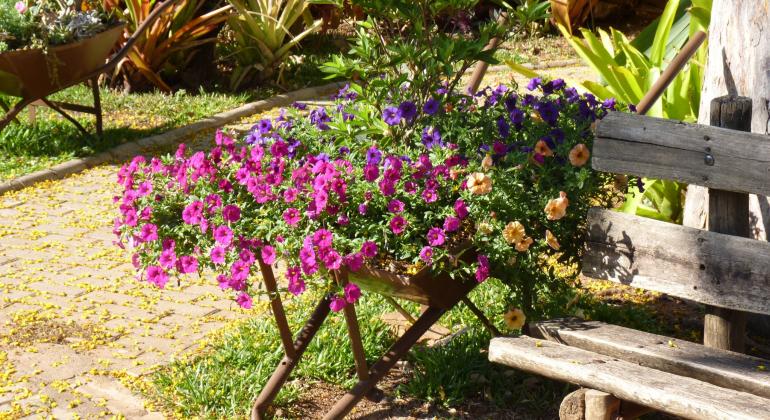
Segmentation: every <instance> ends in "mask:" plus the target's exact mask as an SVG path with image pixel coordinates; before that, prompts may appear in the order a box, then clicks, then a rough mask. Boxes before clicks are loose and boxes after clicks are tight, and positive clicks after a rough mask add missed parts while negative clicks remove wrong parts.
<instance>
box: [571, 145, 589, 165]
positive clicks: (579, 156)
mask: <svg viewBox="0 0 770 420" xmlns="http://www.w3.org/2000/svg"><path fill="white" fill-rule="evenodd" d="M590 156H591V152H589V151H588V147H586V145H585V144H583V143H580V144H578V145H576V146H575V147H573V148H572V150H570V151H569V163H571V164H572V166H577V167H580V166H583V165H585V164H586V162H588V158H589V157H590Z"/></svg>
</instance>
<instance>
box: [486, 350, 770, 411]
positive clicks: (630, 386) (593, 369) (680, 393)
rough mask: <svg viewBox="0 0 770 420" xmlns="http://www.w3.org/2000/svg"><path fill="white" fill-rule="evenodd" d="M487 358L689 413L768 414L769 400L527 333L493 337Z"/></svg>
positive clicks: (769, 408) (664, 408)
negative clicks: (533, 336) (518, 335)
mask: <svg viewBox="0 0 770 420" xmlns="http://www.w3.org/2000/svg"><path fill="white" fill-rule="evenodd" d="M489 360H490V361H492V362H495V363H500V364H503V365H507V366H510V367H513V368H516V369H521V370H525V371H528V372H532V373H536V374H538V375H543V376H546V377H549V378H552V379H556V380H559V381H563V382H571V383H574V384H578V385H582V386H585V387H589V388H593V389H597V390H600V391H604V392H608V393H610V394H612V395H614V396H616V397H618V398H620V399H622V400H626V401H631V402H634V403H637V404H641V405H644V406H646V407H650V408H653V409H656V410H660V411H663V412H666V413H669V414H673V415H677V416H681V417H685V418H691V419H703V420H707V419H720V420H726V419H730V420H739V419H770V400H768V399H765V398H762V397H758V396H756V395H752V394H748V393H745V392H740V391H735V390H731V389H727V388H721V387H718V386H716V385H712V384H709V383H706V382H702V381H698V380H696V379H692V378H687V377H684V376H678V375H674V374H671V373H667V372H663V371H659V370H656V369H652V368H648V367H644V366H639V365H637V364H635V363H631V362H626V361H623V360H618V359H615V358H613V357H610V356H605V355H602V354H598V353H593V352H590V351H587V350H582V349H578V348H575V347H569V346H565V345H563V344H559V343H554V342H551V341H546V340H538V339H534V338H531V337H527V336H521V337H515V338H514V337H498V338H493V339H492V341H491V343H490V345H489Z"/></svg>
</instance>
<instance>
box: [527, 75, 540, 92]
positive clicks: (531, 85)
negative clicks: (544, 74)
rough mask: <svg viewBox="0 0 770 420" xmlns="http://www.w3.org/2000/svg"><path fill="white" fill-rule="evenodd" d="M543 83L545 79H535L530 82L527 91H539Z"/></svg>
mask: <svg viewBox="0 0 770 420" xmlns="http://www.w3.org/2000/svg"><path fill="white" fill-rule="evenodd" d="M542 83H543V79H541V78H539V77H535V78H534V79H532V80H530V81H529V83H527V89H529V90H535V89H537V88H538V87H539V86H540V85H541V84H542Z"/></svg>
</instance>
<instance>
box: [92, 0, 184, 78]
mask: <svg viewBox="0 0 770 420" xmlns="http://www.w3.org/2000/svg"><path fill="white" fill-rule="evenodd" d="M175 2H176V0H166V1H164V2H162V3H160V5H158V6H156V7H155V9H154V10H153V11H152V12H151V13H150V15H149V16H147V19H145V20H144V22H142V24H141V25H139V27H138V28H136V30H135V31H134V33H133V34H131V36H130V37H129V38H128V40H127V41H126V43H125V44H124V45H123V46H122V47H121V48H120V51H118V52H117V53H116V54H115V55H113V56H112V57H110V59H109V60H107V62H106V63H105V64H104V65H103V66H101V67H99V68H98V69H96V70H95V71H94V72H93V73H91V76H90V77H88V78H91V77H96V76H99V75H100V74H102V73H104V72H106V71H108V70H110V69H111V68H113V67H115V66H116V65H117V64H118V62H120V60H122V59H123V58H125V56H126V55H127V54H128V52H129V51H131V48H133V46H134V44H135V43H136V41H138V40H139V38H140V37H142V36H143V35H144V33H145V31H147V29H148V28H149V27H150V26H151V25H152V24H153V23H155V21H156V20H157V19H158V17H159V16H160V15H161V13H163V12H165V11H166V9H168V8H169V7H171V5H173V4H174V3H175Z"/></svg>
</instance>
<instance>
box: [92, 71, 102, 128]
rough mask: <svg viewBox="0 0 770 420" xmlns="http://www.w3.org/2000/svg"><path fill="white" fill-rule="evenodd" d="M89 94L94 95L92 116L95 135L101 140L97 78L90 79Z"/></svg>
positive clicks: (100, 111) (100, 102)
mask: <svg viewBox="0 0 770 420" xmlns="http://www.w3.org/2000/svg"><path fill="white" fill-rule="evenodd" d="M91 92H93V94H94V116H96V135H97V136H98V137H99V138H102V101H101V98H100V96H99V77H98V76H97V77H94V78H93V79H91Z"/></svg>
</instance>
